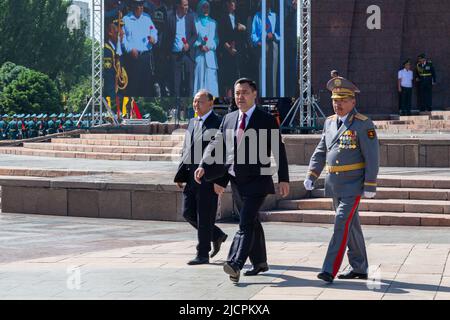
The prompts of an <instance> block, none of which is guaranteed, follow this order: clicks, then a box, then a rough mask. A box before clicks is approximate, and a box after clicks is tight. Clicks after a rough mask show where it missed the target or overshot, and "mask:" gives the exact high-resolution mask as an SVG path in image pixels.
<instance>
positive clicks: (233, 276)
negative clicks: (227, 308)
mask: <svg viewBox="0 0 450 320" xmlns="http://www.w3.org/2000/svg"><path fill="white" fill-rule="evenodd" d="M223 271H225V273H226V274H228V275H230V280H231V281H232V282H235V283H237V282H239V277H240V275H241V270H239V268H238V267H236V266H235V265H233V264H231V263H230V262H225V264H224V265H223Z"/></svg>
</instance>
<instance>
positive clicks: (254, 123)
mask: <svg viewBox="0 0 450 320" xmlns="http://www.w3.org/2000/svg"><path fill="white" fill-rule="evenodd" d="M238 118H239V110H237V111H234V112H232V113H229V114H227V115H226V116H225V117H224V119H223V121H222V124H221V125H220V128H219V132H218V134H217V135H216V137H215V139H214V140H213V141H211V142H210V144H209V145H208V147H207V148H206V150H205V152H204V155H203V159H202V162H201V163H200V167H202V168H204V169H205V178H206V180H211V179H214V180H215V183H217V184H219V185H221V186H223V187H226V186H227V184H228V182H229V180H230V179H232V180H233V182H234V183H236V185H237V188H238V191H239V193H240V194H241V195H243V196H259V195H261V196H263V195H267V194H273V193H275V188H274V184H273V180H272V176H271V174H269V173H268V171H269V170H270V167H271V164H270V161H269V162H267V161H264V160H266V159H264V158H262V157H261V156H260V155H261V154H266V156H265V158H267V157H270V155H271V154H272V152H273V153H274V157H275V160H276V161H277V166H278V180H279V182H289V169H288V161H287V157H286V149H285V146H284V143H283V141H282V139H281V134H280V131H279V127H278V124H277V122H276V120H275V118H274V117H273V116H272V115H270V114H268V113H267V112H265V111H263V110H261V109H259V108H258V107H257V108H256V109H255V111H254V112H253V114H252V116H251V118H250V121H249V123H248V125H247V127H246V129H245V132H246V133H247V134H248V133H249V132H248V131H249V130H250V129H254V130H255V137H256V139H257V141H256V140H251V141H250V140H248V139H247V138H246V137H244V139H246V140H247V141H246V142H245V143H244V139H243V141H242V142H241V143H240V145H239V146H237V141H236V136H235V133H236V128H237V127H238V123H237V122H238ZM261 129H265V130H263V131H264V132H266V133H267V139H265V140H264V139H263V137H262V133H263V132H262V130H261ZM272 129H273V130H275V132H276V133H272V131H271V130H272ZM273 134H275V136H273ZM230 135H232V136H230ZM272 139H276V140H275V141H278V144H279V148H278V150H277V148H274V149H272V143H271V141H272ZM226 141H233V143H226ZM249 141H250V142H249ZM219 143H222V144H223V148H224V150H226V151H225V152H224V158H223V159H222V160H223V164H222V165H218V164H217V163H214V164H212V165H210V164H209V163H213V161H212V160H211V157H213V156H214V154H213V152H214V150H215V149H216V148H217V146H218V144H219ZM261 148H264V149H265V150H262V149H261ZM255 152H257V154H256V155H255ZM227 154H228V156H229V155H230V154H233V155H234V172H235V175H236V177H235V178H233V177H231V175H230V174H229V173H228V170H229V168H230V166H231V163H227V161H226V157H227ZM240 155H244V156H245V161H243V163H236V162H238V161H239V159H240V158H242V157H241V156H240ZM252 156H253V158H254V159H253V161H252ZM255 156H256V157H255ZM255 160H256V161H255ZM239 162H240V161H239Z"/></svg>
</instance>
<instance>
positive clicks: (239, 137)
mask: <svg viewBox="0 0 450 320" xmlns="http://www.w3.org/2000/svg"><path fill="white" fill-rule="evenodd" d="M245 119H247V114H245V113H243V114H242V119H241V123H240V124H239V129H238V134H237V144H238V145H239V144H240V143H241V140H242V137H243V136H244V130H245Z"/></svg>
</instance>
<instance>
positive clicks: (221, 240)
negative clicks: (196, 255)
mask: <svg viewBox="0 0 450 320" xmlns="http://www.w3.org/2000/svg"><path fill="white" fill-rule="evenodd" d="M227 238H228V236H227V235H226V234H223V235H222V236H220V237H219V239H217V240H216V241H213V251H212V252H211V258H212V257H214V256H215V255H216V254H218V253H219V251H220V246H221V245H222V243H224V242H225V240H227Z"/></svg>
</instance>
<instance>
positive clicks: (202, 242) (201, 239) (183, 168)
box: [174, 90, 227, 265]
mask: <svg viewBox="0 0 450 320" xmlns="http://www.w3.org/2000/svg"><path fill="white" fill-rule="evenodd" d="M212 108H213V96H212V95H211V94H210V93H209V92H207V91H205V90H200V91H199V92H198V93H197V94H196V95H195V97H194V110H195V112H196V113H197V117H195V118H193V119H191V121H190V122H189V126H188V130H187V131H186V137H185V140H184V147H183V154H182V160H181V163H180V165H179V168H178V171H177V174H176V176H175V179H174V182H175V183H176V184H177V185H178V187H179V188H183V184H184V183H186V186H185V187H184V190H183V216H184V218H185V219H186V221H188V222H189V223H190V224H191V225H192V226H193V227H194V228H195V229H197V234H198V245H197V255H196V257H195V258H194V259H193V260H191V261H189V262H188V264H189V265H197V264H206V263H209V251H210V250H211V241H212V242H213V252H212V253H211V258H212V257H214V256H215V255H216V254H217V253H218V252H219V250H220V246H221V245H222V243H223V242H224V241H225V240H226V239H227V235H226V234H225V233H224V232H223V231H222V230H221V229H220V228H219V227H217V226H215V225H214V224H215V221H216V213H217V201H218V195H217V194H216V192H215V191H214V183H213V182H207V181H204V180H203V181H202V182H203V183H202V184H197V183H196V182H195V180H194V172H195V170H196V169H197V168H198V163H199V162H200V160H201V158H202V154H203V150H204V149H205V148H206V146H207V145H208V142H209V140H208V139H206V138H205V136H206V135H212V136H214V135H215V131H217V129H218V128H219V126H220V119H219V117H218V116H217V115H216V114H215V113H214V112H213V110H212ZM209 130H211V131H209ZM208 131H209V132H208Z"/></svg>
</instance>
